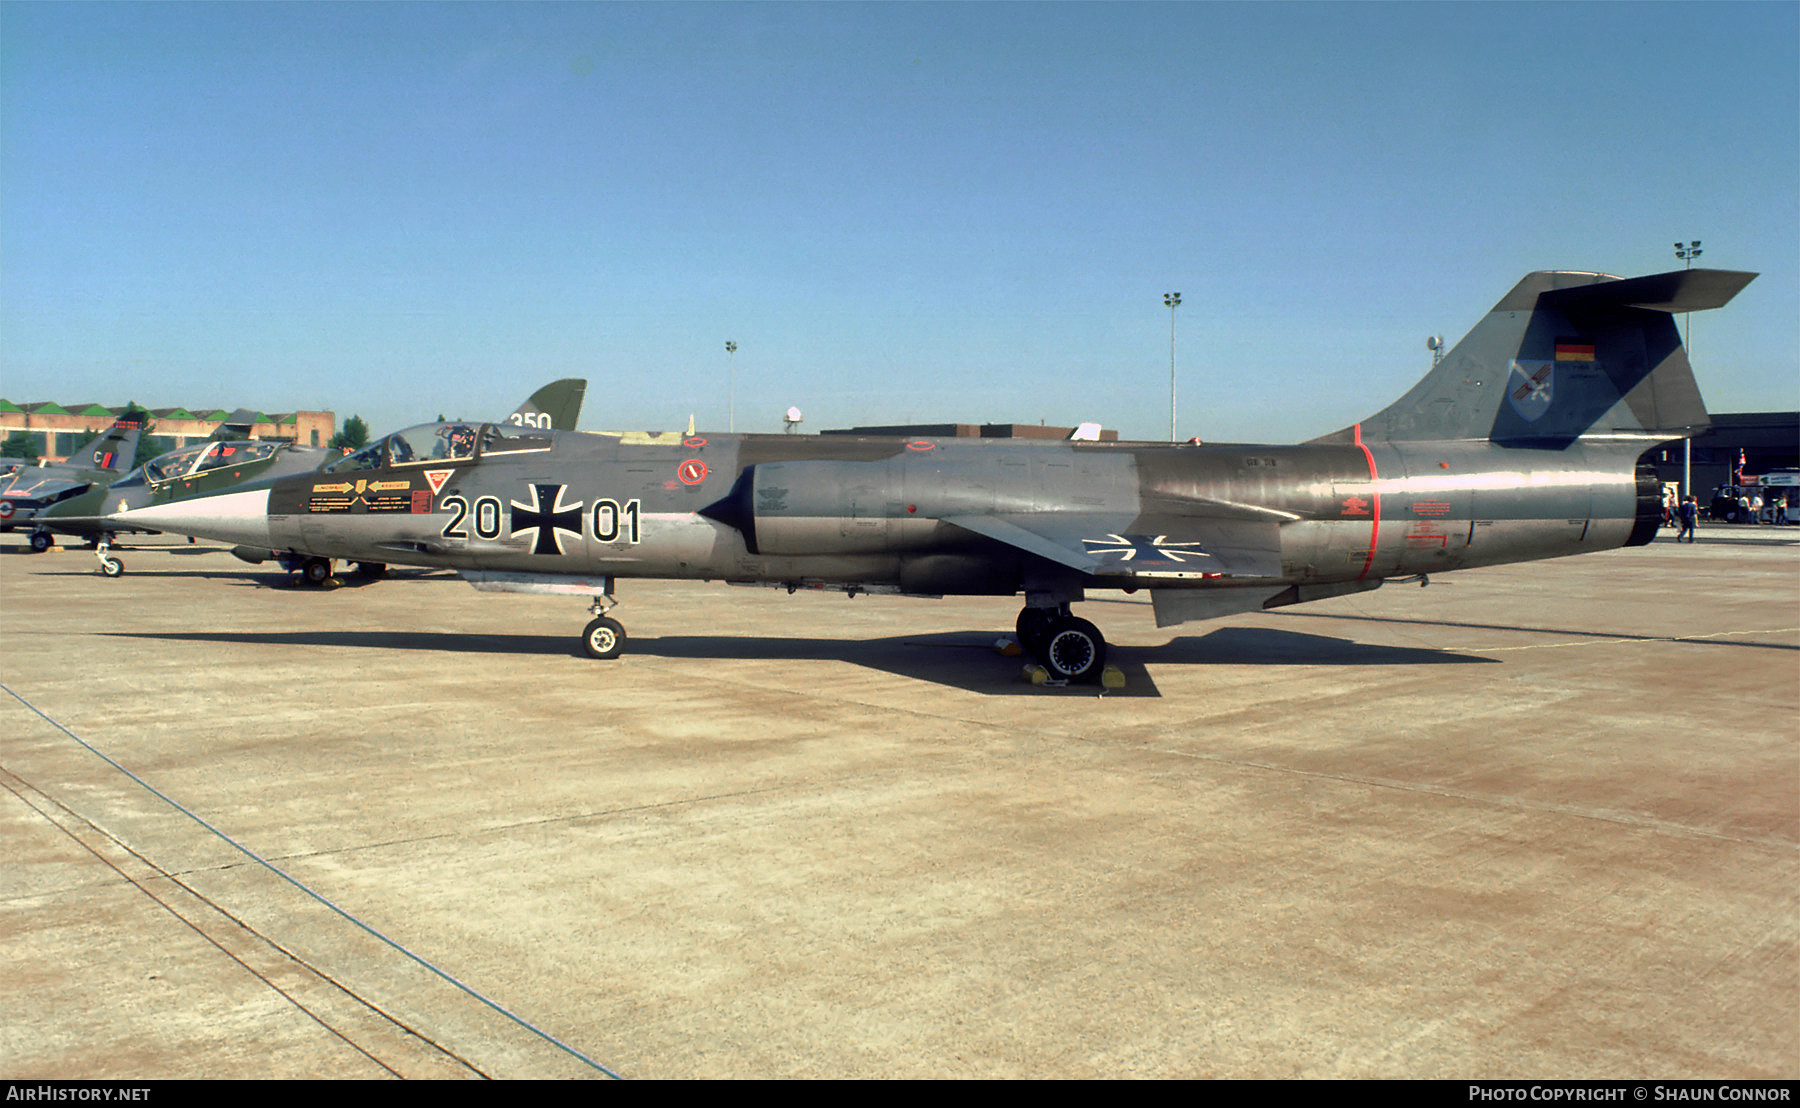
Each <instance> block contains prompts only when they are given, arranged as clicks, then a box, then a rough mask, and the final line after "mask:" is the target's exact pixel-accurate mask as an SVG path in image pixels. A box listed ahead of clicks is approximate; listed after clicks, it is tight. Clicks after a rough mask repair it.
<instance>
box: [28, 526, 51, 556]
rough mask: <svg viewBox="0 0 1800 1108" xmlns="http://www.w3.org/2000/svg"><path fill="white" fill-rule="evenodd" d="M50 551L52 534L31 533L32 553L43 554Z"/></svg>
mask: <svg viewBox="0 0 1800 1108" xmlns="http://www.w3.org/2000/svg"><path fill="white" fill-rule="evenodd" d="M48 549H50V532H48V531H33V532H32V533H31V552H32V553H33V554H42V553H43V552H44V551H46V550H48Z"/></svg>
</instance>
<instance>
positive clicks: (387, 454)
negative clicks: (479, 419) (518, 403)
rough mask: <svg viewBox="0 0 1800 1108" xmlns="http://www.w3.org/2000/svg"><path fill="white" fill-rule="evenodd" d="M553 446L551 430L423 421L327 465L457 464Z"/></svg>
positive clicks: (330, 469) (336, 468) (341, 468)
mask: <svg viewBox="0 0 1800 1108" xmlns="http://www.w3.org/2000/svg"><path fill="white" fill-rule="evenodd" d="M548 449H550V432H548V431H543V430H539V429H538V428H535V427H514V426H510V425H508V424H504V423H464V422H461V421H452V422H446V423H422V424H420V425H419V426H417V427H408V428H407V429H406V430H404V431H396V432H394V433H393V434H391V435H389V436H387V437H386V438H384V439H381V440H379V441H376V442H372V443H370V444H369V445H367V446H365V447H363V448H362V449H361V450H358V451H357V452H356V453H354V454H349V455H346V456H345V457H343V458H341V459H339V460H338V461H335V462H333V463H331V464H330V465H329V466H326V467H325V471H326V472H327V473H356V472H360V471H362V470H369V469H381V468H383V467H387V466H413V465H440V466H441V465H457V464H460V463H463V462H468V461H472V460H474V459H476V458H485V457H487V456H488V455H490V454H516V453H521V452H523V451H527V450H548Z"/></svg>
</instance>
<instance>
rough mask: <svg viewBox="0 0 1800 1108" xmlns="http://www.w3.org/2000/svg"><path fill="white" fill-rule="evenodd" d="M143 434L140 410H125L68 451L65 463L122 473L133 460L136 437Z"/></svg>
mask: <svg viewBox="0 0 1800 1108" xmlns="http://www.w3.org/2000/svg"><path fill="white" fill-rule="evenodd" d="M143 433H144V415H143V413H142V412H127V413H126V414H125V415H122V416H120V417H119V418H118V419H116V420H114V421H113V425H112V426H111V427H108V428H107V429H106V430H104V431H102V432H100V434H98V435H96V436H94V437H93V438H91V439H89V440H88V441H86V442H84V443H82V444H81V445H80V446H77V447H76V448H75V449H73V450H71V451H69V460H68V463H67V464H68V465H72V466H79V467H81V468H82V469H99V470H111V471H113V472H114V473H125V472H127V471H129V470H130V469H131V468H132V466H133V465H134V464H136V463H135V461H134V459H136V457H137V448H138V438H139V437H140V436H141V435H142V434H143Z"/></svg>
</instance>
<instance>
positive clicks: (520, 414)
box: [506, 377, 587, 431]
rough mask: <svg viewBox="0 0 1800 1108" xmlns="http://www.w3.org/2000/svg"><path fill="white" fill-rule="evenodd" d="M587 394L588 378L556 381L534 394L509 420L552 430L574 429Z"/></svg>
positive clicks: (526, 425)
mask: <svg viewBox="0 0 1800 1108" xmlns="http://www.w3.org/2000/svg"><path fill="white" fill-rule="evenodd" d="M586 395H587V381H586V380H585V379H583V378H580V377H565V378H563V379H562V380H560V381H552V382H550V383H549V384H548V385H545V386H544V387H543V388H541V389H539V390H537V391H536V392H534V393H532V394H531V397H530V399H528V400H526V401H525V403H523V404H521V405H519V407H518V410H517V411H515V412H513V414H512V415H510V416H507V417H506V421H507V422H508V423H511V424H513V425H515V426H520V427H542V428H546V429H548V430H551V431H573V430H574V429H575V424H576V423H577V422H578V421H579V420H580V419H581V401H582V398H583V397H584V396H586Z"/></svg>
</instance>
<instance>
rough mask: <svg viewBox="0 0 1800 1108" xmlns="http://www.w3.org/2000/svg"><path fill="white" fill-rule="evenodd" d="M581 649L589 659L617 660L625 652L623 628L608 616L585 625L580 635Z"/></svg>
mask: <svg viewBox="0 0 1800 1108" xmlns="http://www.w3.org/2000/svg"><path fill="white" fill-rule="evenodd" d="M581 647H582V649H583V650H586V651H587V652H588V657H590V658H602V659H605V658H617V657H618V656H619V655H620V654H622V653H624V652H625V626H624V624H622V623H620V622H619V621H618V620H616V619H612V618H611V617H609V616H601V617H600V618H599V619H597V620H595V621H594V622H592V623H590V624H588V625H587V630H585V631H583V632H582V633H581Z"/></svg>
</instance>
